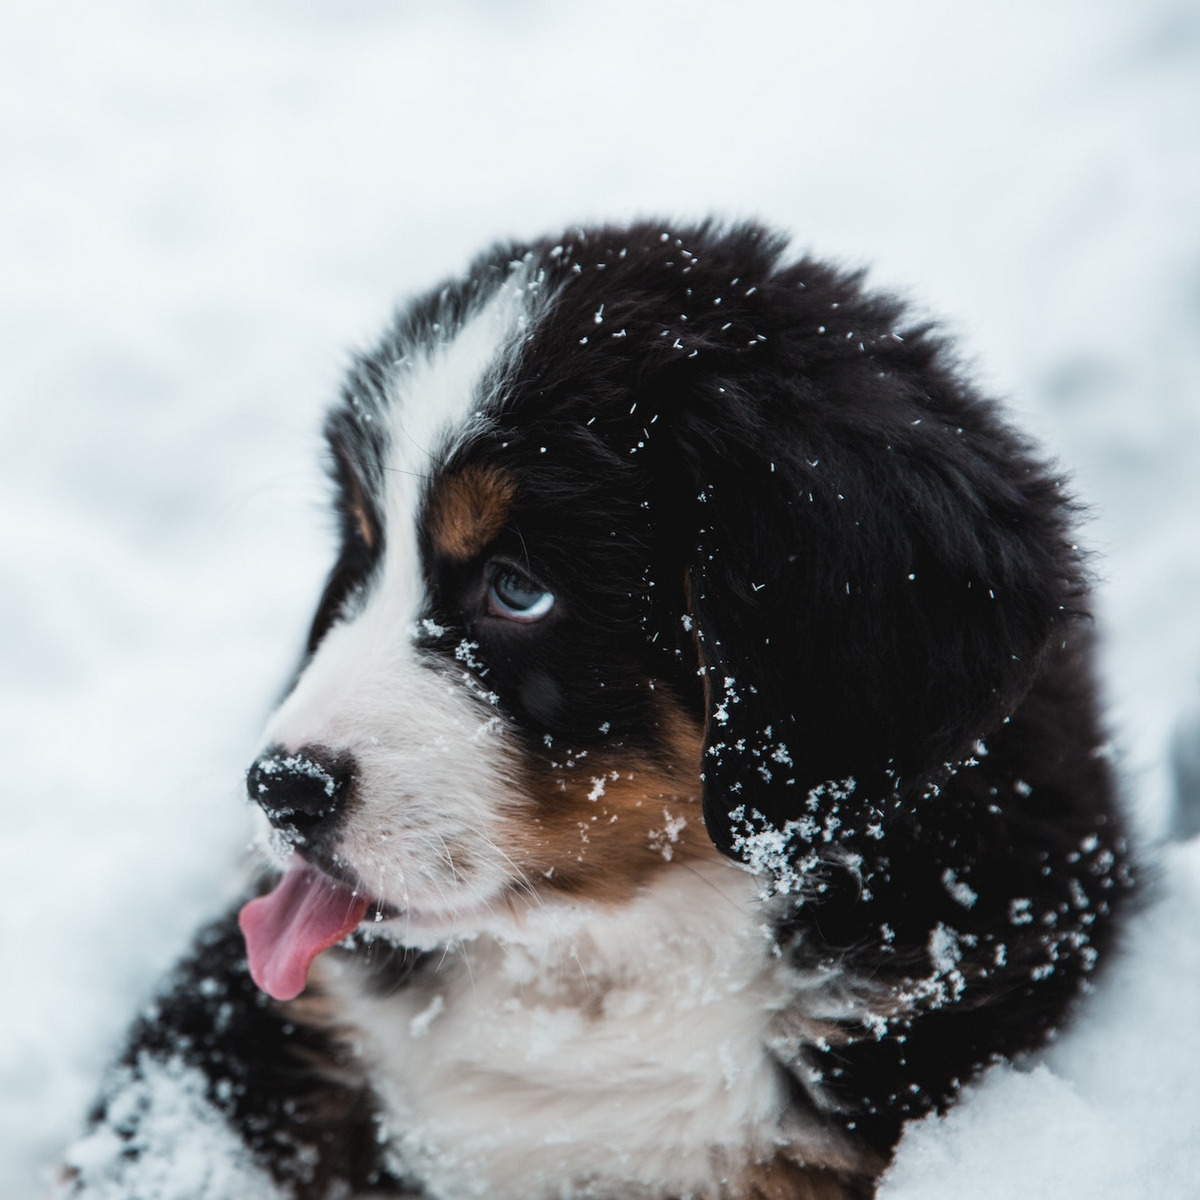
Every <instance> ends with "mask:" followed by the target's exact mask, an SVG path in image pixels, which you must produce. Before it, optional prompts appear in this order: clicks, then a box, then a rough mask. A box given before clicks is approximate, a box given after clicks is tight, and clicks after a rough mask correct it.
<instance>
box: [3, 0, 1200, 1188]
mask: <svg viewBox="0 0 1200 1200" xmlns="http://www.w3.org/2000/svg"><path fill="white" fill-rule="evenodd" d="M710 211H715V212H717V213H721V214H725V215H727V216H735V217H736V216H756V215H757V216H761V217H763V218H765V219H767V220H769V221H770V222H772V223H775V224H778V225H781V226H783V227H785V228H787V229H789V230H791V231H792V232H793V233H794V235H795V238H796V244H797V246H798V247H799V248H805V249H812V250H814V251H816V252H818V253H822V254H825V255H828V256H832V257H834V258H836V259H838V260H839V261H841V262H843V263H846V264H850V265H867V264H869V265H871V267H872V279H873V280H874V282H876V283H877V284H880V285H883V286H886V287H894V288H899V289H901V290H903V291H904V292H905V294H907V295H910V296H912V297H913V298H915V299H917V300H918V301H919V302H920V303H921V304H922V305H924V306H926V307H927V308H928V310H930V311H932V312H934V313H936V314H939V315H942V316H944V317H945V318H946V319H947V321H948V325H949V328H950V329H952V330H953V331H954V332H955V333H956V334H958V335H959V336H961V338H962V339H963V343H964V346H965V348H966V350H967V351H968V353H969V354H970V355H971V356H972V357H973V359H974V361H975V362H976V363H977V370H978V373H979V377H980V378H981V379H982V380H983V382H984V383H985V385H986V386H987V387H988V388H989V389H990V390H991V391H992V392H993V393H995V394H998V395H1001V396H1004V397H1007V398H1008V399H1009V400H1010V402H1011V404H1012V405H1013V407H1014V409H1015V410H1016V411H1017V412H1018V413H1019V415H1020V419H1021V420H1022V422H1023V423H1024V424H1025V425H1027V426H1028V427H1030V428H1032V429H1033V430H1034V431H1035V432H1036V433H1037V434H1038V435H1039V436H1040V437H1041V438H1042V439H1043V440H1044V442H1045V443H1046V445H1047V446H1049V447H1050V448H1051V449H1052V450H1053V452H1054V453H1056V454H1057V455H1058V456H1060V458H1061V459H1062V461H1063V462H1064V463H1065V464H1067V465H1068V466H1069V468H1070V469H1071V470H1072V471H1073V472H1074V477H1075V481H1076V489H1077V491H1078V493H1079V494H1080V495H1081V496H1082V497H1083V498H1084V499H1085V500H1086V501H1087V502H1088V503H1089V504H1090V505H1091V506H1092V508H1093V512H1094V518H1093V520H1092V522H1091V523H1090V525H1089V526H1088V528H1087V529H1086V531H1085V535H1084V536H1085V540H1086V542H1087V544H1088V545H1089V546H1090V547H1092V548H1093V549H1095V550H1096V551H1097V552H1098V555H1099V558H1098V560H1097V569H1098V573H1099V574H1100V576H1101V578H1102V585H1101V587H1100V590H1099V594H1098V598H1097V611H1098V614H1099V618H1100V623H1101V629H1102V632H1103V635H1104V659H1103V666H1104V675H1105V680H1106V685H1107V688H1108V692H1109V696H1110V700H1111V713H1112V721H1113V726H1114V729H1115V731H1116V736H1117V742H1118V744H1119V746H1120V748H1121V751H1122V754H1123V763H1124V774H1125V777H1126V779H1127V784H1128V794H1129V798H1130V803H1131V805H1132V806H1133V807H1134V808H1135V809H1136V812H1137V813H1138V816H1139V824H1140V827H1141V828H1142V829H1143V830H1144V832H1145V833H1146V835H1147V836H1148V837H1150V838H1157V837H1159V836H1160V835H1162V833H1163V832H1164V830H1165V829H1166V827H1167V823H1168V816H1169V813H1170V795H1171V786H1172V785H1171V774H1170V765H1169V764H1170V761H1171V760H1170V755H1169V753H1168V747H1169V744H1170V742H1171V738H1172V736H1173V735H1174V732H1175V730H1176V729H1177V728H1179V727H1180V722H1181V721H1182V722H1183V725H1182V728H1183V729H1184V731H1185V732H1184V736H1185V740H1186V737H1187V736H1188V734H1189V733H1190V737H1191V743H1190V744H1191V745H1192V746H1193V747H1200V718H1197V717H1196V716H1195V715H1194V714H1195V711H1196V705H1197V700H1198V697H1200V6H1197V4H1196V3H1195V0H1127V2H1125V3H1119V4H1118V3H1114V2H1113V0H1008V2H1006V3H1004V4H991V5H987V4H982V3H966V2H959V3H950V2H946V3H938V2H937V0H911V2H909V3H896V2H895V0H891V2H889V3H875V2H863V3H856V4H830V3H821V4H816V3H809V2H807V0H743V2H741V3H738V4H728V3H717V2H716V0H692V2H691V3H688V4H682V3H680V4H673V3H658V2H654V0H640V2H639V0H619V2H616V3H601V2H599V0H597V2H594V3H589V4H573V3H554V2H552V0H541V2H539V0H509V2H501V0H496V2H494V3H488V2H486V0H474V2H472V0H441V2H440V3H437V4H432V3H415V2H408V0H392V2H387V0H342V2H340V3H335V2H334V0H295V2H290V3H289V2H286V0H210V2H209V3H207V4H204V5H185V4H180V3H175V4H170V3H161V2H152V0H146V2H143V3H139V2H138V0H102V2H101V0H47V2H46V3H41V4H39V3H26V4H18V3H16V2H15V0H14V2H12V3H9V4H6V5H4V7H3V11H2V12H0V305H2V306H3V315H2V317H0V758H2V761H0V779H2V780H3V799H2V800H0V805H2V815H3V824H2V826H0V964H3V965H2V967H0V971H2V975H0V1195H2V1196H4V1197H13V1198H14V1200H15V1198H20V1197H32V1196H35V1195H37V1194H38V1193H39V1192H40V1190H41V1189H42V1187H43V1186H44V1182H45V1180H46V1179H47V1178H48V1177H49V1172H50V1169H51V1164H52V1163H53V1161H54V1160H55V1157H56V1154H57V1153H58V1151H59V1150H60V1148H61V1147H62V1145H63V1144H64V1143H65V1142H66V1141H67V1140H69V1139H70V1138H71V1137H72V1135H73V1134H74V1132H75V1131H76V1129H77V1126H78V1123H79V1121H80V1119H81V1114H82V1112H83V1110H84V1108H85V1106H86V1104H87V1102H88V1099H89V1096H90V1094H91V1092H92V1090H93V1087H94V1085H95V1082H96V1080H97V1078H98V1076H99V1073H100V1070H101V1068H102V1066H103V1064H104V1062H105V1061H106V1060H107V1059H108V1057H109V1056H110V1054H111V1053H112V1052H113V1051H114V1049H115V1048H116V1045H117V1042H118V1039H119V1037H120V1034H121V1031H122V1029H123V1027H124V1025H125V1023H126V1022H127V1020H128V1019H129V1017H130V1016H131V1015H132V1013H133V1012H134V1011H135V1009H136V1008H137V1006H138V1005H139V1003H141V1002H142V1001H143V1000H144V999H145V998H146V996H147V995H148V993H149V990H150V989H151V987H152V986H153V984H154V981H155V979H156V977H157V976H158V975H159V974H160V973H161V972H162V971H163V970H164V968H166V966H167V965H168V964H169V963H170V961H171V960H172V958H173V957H174V956H175V955H176V954H177V953H178V952H179V950H180V949H181V947H182V946H183V945H184V943H185V941H186V939H187V936H188V934H189V931H190V930H191V929H192V928H193V927H194V926H195V925H196V924H197V923H198V922H199V921H200V920H201V919H203V918H204V917H205V916H206V915H207V914H209V913H211V912H214V911H215V910H216V909H217V907H218V906H219V905H220V904H221V903H222V902H223V900H224V899H225V898H227V897H228V895H229V894H230V892H231V889H232V888H233V887H234V886H235V882H236V878H237V863H238V860H239V857H240V855H241V851H242V848H243V846H244V844H245V842H246V839H247V837H248V830H249V819H248V813H247V811H246V809H245V806H244V803H243V799H242V794H241V787H242V779H241V776H242V771H243V769H244V767H245V765H246V764H247V763H248V762H249V760H250V758H251V757H252V753H253V751H254V748H255V740H256V736H257V733H258V729H259V727H260V724H261V722H262V720H263V718H264V715H265V713H266V712H267V710H268V708H269V706H270V704H271V702H272V699H273V696H274V695H275V692H276V689H277V688H278V687H279V686H280V685H281V684H282V682H283V680H284V678H285V676H286V674H287V672H288V670H289V667H290V665H291V663H292V662H293V658H294V655H295V653H296V651H297V649H298V647H299V645H300V640H301V637H302V633H303V629H304V626H305V621H306V618H307V616H308V612H309V609H310V606H311V605H312V604H313V602H314V600H315V597H316V595H317V591H318V587H319V582H320V579H321V576H322V574H323V572H324V570H325V568H326V565H327V556H328V553H329V549H330V543H331V537H330V524H329V522H328V521H326V520H325V519H324V518H323V516H322V515H321V502H322V498H323V495H324V487H323V482H322V478H321V475H320V473H319V470H318V467H317V461H318V453H317V450H318V443H317V429H318V425H319V420H320V415H321V411H322V406H323V404H324V403H325V402H326V401H327V399H329V398H330V397H331V396H332V394H333V392H334V389H335V386H336V382H337V379H338V375H339V372H340V370H341V368H342V366H343V364H344V362H345V355H346V350H347V348H348V347H350V346H354V345H361V344H363V343H364V342H366V341H367V340H369V339H370V338H371V337H372V336H374V334H375V333H376V331H377V330H378V329H379V328H380V327H381V326H382V323H383V321H384V320H385V318H386V315H387V313H388V312H389V309H390V307H391V305H392V303H393V302H394V301H395V300H396V299H397V298H399V297H401V296H402V295H404V294H406V293H408V292H411V291H413V290H416V289H417V288H419V287H422V286H425V285H428V284H430V283H432V282H434V281H435V280H436V279H437V278H439V277H440V276H442V275H443V274H446V273H449V272H452V271H456V270H458V269H459V268H461V266H462V265H464V264H465V262H466V261H467V259H468V257H469V256H470V255H471V254H472V253H473V252H474V251H475V250H476V249H478V248H480V247H481V246H483V245H484V244H486V243H487V242H489V241H490V240H492V239H493V238H495V237H497V236H500V235H510V234H512V235H536V234H538V233H541V232H546V231H551V230H555V229H557V228H559V227H562V226H564V225H566V224H568V223H570V222H575V221H581V220H587V219H598V218H600V219H603V218H624V217H629V216H633V215H639V214H647V215H648V214H665V215H669V216H699V215H702V214H705V213H708V212H710ZM1189 712H1191V713H1192V714H1193V715H1192V716H1191V717H1188V716H1186V715H1185V714H1187V713H1189ZM1160 858H1161V862H1162V876H1161V885H1160V898H1159V899H1158V900H1157V902H1156V903H1155V905H1154V906H1153V907H1151V908H1150V910H1149V911H1148V912H1147V913H1146V914H1145V915H1144V916H1142V917H1141V918H1139V920H1138V921H1137V923H1136V924H1135V926H1134V927H1133V928H1132V929H1131V931H1130V937H1129V951H1128V955H1127V957H1126V958H1125V960H1124V961H1123V962H1122V963H1121V964H1120V965H1119V966H1118V967H1117V969H1116V970H1114V971H1112V972H1111V973H1110V974H1109V975H1108V977H1107V978H1106V980H1105V982H1104V984H1103V986H1102V987H1101V989H1100V991H1099V993H1098V994H1097V995H1095V996H1094V997H1092V998H1091V999H1090V1001H1089V1003H1088V1004H1087V1006H1086V1008H1085V1011H1084V1013H1083V1015H1082V1017H1081V1019H1080V1020H1079V1021H1078V1022H1077V1024H1076V1025H1075V1026H1074V1027H1073V1029H1072V1030H1071V1032H1070V1033H1068V1034H1067V1035H1065V1036H1064V1037H1063V1038H1062V1039H1061V1040H1060V1041H1059V1043H1058V1044H1057V1045H1056V1046H1054V1047H1053V1048H1052V1049H1051V1051H1050V1052H1049V1054H1047V1055H1046V1056H1045V1057H1044V1059H1043V1060H1042V1061H1041V1062H1039V1063H1036V1064H1034V1063H1027V1064H1021V1065H1020V1066H1019V1067H1005V1068H1000V1069H996V1070H993V1071H992V1072H991V1073H990V1074H989V1075H988V1076H987V1077H986V1078H985V1079H984V1080H983V1082H982V1083H981V1084H979V1085H978V1086H977V1087H975V1088H974V1089H972V1091H971V1093H970V1094H969V1095H968V1096H967V1097H966V1099H965V1100H964V1101H963V1103H961V1104H960V1105H959V1106H958V1107H956V1108H955V1109H954V1110H953V1111H952V1112H951V1113H950V1115H949V1116H948V1117H946V1118H945V1119H943V1120H938V1119H931V1120H928V1121H926V1122H924V1123H923V1124H921V1125H920V1126H917V1127H915V1128H913V1129H912V1130H911V1131H910V1132H909V1133H908V1135H907V1136H906V1137H905V1140H904V1142H903V1143H902V1145H901V1148H900V1152H899V1157H898V1160H897V1162H896V1164H895V1167H894V1169H893V1171H892V1172H891V1174H890V1176H889V1177H888V1179H887V1180H886V1182H885V1184H884V1186H883V1189H882V1192H881V1195H882V1196H883V1197H884V1198H885V1200H938V1198H941V1197H956V1198H959V1200H963V1198H966V1197H970V1198H971V1200H986V1198H988V1197H1004V1198H1011V1197H1015V1196H1020V1197H1022V1200H1042V1198H1047V1200H1074V1198H1079V1200H1083V1198H1085V1197H1086V1200H1115V1198H1118V1197H1121V1198H1133V1197H1155V1200H1163V1198H1168V1200H1169V1198H1175V1197H1179V1198H1186V1197H1197V1196H1200V842H1198V841H1196V840H1193V841H1191V842H1190V843H1186V844H1178V843H1176V844H1174V845H1168V846H1166V848H1165V849H1163V851H1162V852H1161V855H1160Z"/></svg>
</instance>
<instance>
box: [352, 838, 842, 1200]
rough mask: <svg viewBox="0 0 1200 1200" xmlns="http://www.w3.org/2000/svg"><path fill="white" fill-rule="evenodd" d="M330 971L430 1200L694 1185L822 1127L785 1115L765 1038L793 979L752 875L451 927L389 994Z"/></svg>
mask: <svg viewBox="0 0 1200 1200" xmlns="http://www.w3.org/2000/svg"><path fill="white" fill-rule="evenodd" d="M329 983H330V985H331V987H332V988H333V989H334V991H335V992H336V993H337V994H338V996H339V998H340V1000H341V1001H342V1003H343V1005H344V1009H343V1011H346V1012H348V1014H349V1016H350V1017H351V1019H352V1020H353V1022H354V1024H355V1025H356V1026H357V1029H358V1030H359V1032H360V1033H361V1035H362V1038H363V1054H364V1057H365V1059H366V1061H367V1062H368V1063H369V1064H370V1074H371V1078H372V1082H373V1083H374V1085H375V1087H376V1088H377V1089H378V1091H379V1093H380V1094H381V1096H382V1097H383V1099H384V1102H385V1104H386V1106H387V1117H386V1119H387V1124H388V1129H387V1132H388V1133H389V1134H390V1135H391V1137H392V1138H393V1141H394V1144H395V1145H396V1147H397V1149H398V1152H399V1154H400V1156H401V1159H402V1161H403V1163H404V1165H405V1166H406V1168H407V1169H408V1170H409V1171H413V1170H415V1171H416V1172H417V1173H418V1174H419V1175H420V1176H421V1177H423V1178H424V1179H425V1181H426V1184H427V1186H428V1188H429V1191H430V1192H431V1193H432V1194H433V1195H435V1196H437V1197H439V1198H440V1200H459V1198H460V1197H463V1198H465V1197H473V1196H483V1195H486V1196H488V1197H489V1198H496V1200H507V1198H511V1200H538V1198H541V1197H545V1198H547V1200H549V1198H551V1197H555V1198H558V1197H564V1196H568V1195H588V1194H597V1195H600V1194H611V1189H612V1188H613V1187H614V1186H618V1185H619V1186H620V1188H621V1190H622V1194H625V1195H631V1194H645V1195H659V1194H661V1195H673V1196H697V1197H699V1196H705V1195H713V1194H715V1192H716V1190H717V1189H716V1186H715V1185H716V1183H717V1181H719V1180H720V1179H721V1177H722V1176H723V1175H725V1174H727V1173H728V1172H729V1171H732V1170H735V1169H736V1164H738V1163H744V1162H746V1161H747V1160H748V1159H757V1160H768V1159H770V1158H771V1157H772V1155H773V1153H774V1148H775V1147H777V1146H779V1145H782V1144H785V1143H786V1144H788V1145H790V1146H792V1147H796V1146H797V1145H798V1143H799V1144H800V1145H803V1143H804V1142H806V1141H811V1143H812V1145H813V1148H814V1150H816V1149H817V1148H818V1146H819V1144H820V1143H821V1142H824V1141H826V1140H827V1138H826V1136H825V1135H823V1134H822V1133H821V1132H820V1131H819V1130H818V1129H817V1128H815V1127H813V1128H810V1129H807V1130H806V1129H804V1128H803V1127H800V1126H798V1125H797V1123H796V1120H795V1118H794V1117H786V1118H785V1117H784V1106H785V1088H784V1085H783V1081H782V1078H781V1075H780V1071H779V1067H778V1065H777V1064H776V1063H775V1061H774V1060H773V1059H772V1058H771V1056H770V1054H769V1053H768V1051H767V1049H766V1043H767V1041H768V1040H769V1038H770V1031H771V1027H772V1025H773V1023H776V1021H777V1018H778V1017H779V1016H780V1014H781V1013H782V1012H784V1010H786V1009H788V1008H793V1007H794V1003H795V995H796V980H794V979H792V978H790V976H789V972H788V970H787V968H786V967H785V966H784V965H783V963H782V962H781V961H780V959H779V958H778V956H777V955H773V954H772V947H771V944H770V940H769V937H768V935H767V930H766V928H765V924H764V914H763V912H762V909H761V902H760V901H759V900H758V894H757V889H756V886H755V882H754V880H753V879H752V878H750V877H749V876H747V875H746V874H744V873H743V872H741V871H739V870H738V869H736V868H734V867H732V866H730V865H728V864H725V863H722V862H710V861H705V862H699V863H696V864H694V865H692V864H689V865H688V866H686V867H683V866H681V867H679V868H677V869H673V870H669V871H666V872H664V873H663V874H662V876H660V877H659V879H658V880H657V881H656V883H655V884H654V885H653V886H652V887H650V888H648V889H647V890H646V891H645V892H643V893H642V894H641V895H640V896H639V897H638V898H637V899H636V900H634V901H633V902H632V903H630V904H628V905H625V906H623V907H620V908H617V909H607V910H597V909H595V908H589V909H588V910H587V911H586V912H585V911H583V910H581V909H568V908H561V907H560V908H557V909H548V908H547V909H542V910H539V911H537V912H535V913H533V914H532V915H531V916H530V917H529V918H528V919H526V920H525V921H523V922H522V923H521V926H520V927H519V928H513V929H512V930H510V931H507V932H506V933H505V934H504V935H503V936H500V935H486V936H480V937H477V938H474V939H472V940H470V941H465V942H462V943H458V944H456V945H454V946H453V947H452V948H451V949H450V950H449V951H447V953H446V955H445V957H444V958H443V959H442V960H441V963H440V965H439V967H438V969H437V970H436V971H435V972H432V973H430V974H429V975H427V976H425V977H423V978H422V979H421V981H420V982H417V983H415V984H413V985H411V986H409V987H407V988H405V989H404V990H402V991H401V992H400V993H399V994H397V995H395V996H392V997H387V998H382V999H379V998H370V997H367V996H366V995H365V994H364V993H363V991H362V990H361V989H360V987H359V986H358V985H357V981H356V979H355V978H354V976H353V971H352V969H351V970H347V972H346V973H344V974H343V975H341V976H340V977H334V978H332V979H330V980H329ZM793 1015H794V1014H793ZM651 1182H652V1186H650V1187H645V1186H644V1185H645V1184H647V1183H651Z"/></svg>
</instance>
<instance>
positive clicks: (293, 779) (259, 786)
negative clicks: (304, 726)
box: [246, 746, 354, 833]
mask: <svg viewBox="0 0 1200 1200" xmlns="http://www.w3.org/2000/svg"><path fill="white" fill-rule="evenodd" d="M353 778H354V759H353V758H352V757H351V756H350V755H349V754H346V753H341V754H333V753H331V752H330V751H328V750H326V749H324V748H322V747H318V746H303V747H301V749H299V750H297V751H295V752H294V753H293V752H289V751H288V750H286V749H284V747H282V746H271V747H270V748H269V749H267V751H266V752H265V753H263V754H261V755H260V756H259V757H258V758H256V759H255V760H254V763H253V765H252V766H251V767H250V770H249V771H247V772H246V791H247V792H249V794H250V799H251V800H253V801H254V802H255V803H256V804H258V805H259V806H260V807H261V808H262V810H263V812H265V813H266V814H267V816H268V818H270V821H271V824H272V825H275V826H277V827H278V828H280V829H291V830H295V831H298V832H300V833H307V832H309V831H311V830H313V829H315V828H316V827H317V826H318V825H321V824H325V823H328V821H329V819H330V818H331V817H332V816H333V815H334V814H335V813H336V812H337V811H338V809H339V808H340V807H341V805H342V803H343V802H344V800H345V798H346V793H347V791H348V789H349V786H350V782H351V780H352V779H353Z"/></svg>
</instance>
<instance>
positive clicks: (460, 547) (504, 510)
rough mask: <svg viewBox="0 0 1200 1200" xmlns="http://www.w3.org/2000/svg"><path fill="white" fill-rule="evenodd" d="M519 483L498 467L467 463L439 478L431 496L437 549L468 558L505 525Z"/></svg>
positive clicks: (431, 523)
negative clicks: (516, 483) (468, 464)
mask: <svg viewBox="0 0 1200 1200" xmlns="http://www.w3.org/2000/svg"><path fill="white" fill-rule="evenodd" d="M516 492H517V489H516V485H515V484H514V482H513V480H512V478H511V477H510V476H509V475H507V474H506V473H505V472H503V471H500V470H497V469H496V468H495V467H481V466H468V467H464V468H463V469H462V470H461V471H458V472H457V473H455V474H453V475H448V476H446V477H445V478H443V479H441V480H439V482H438V483H437V484H436V485H435V486H434V490H433V494H432V495H431V496H430V499H429V532H430V534H431V536H432V537H433V544H434V546H435V547H436V549H437V551H438V552H439V553H440V554H442V555H444V556H445V557H446V558H451V559H455V560H456V561H458V562H465V561H466V560H467V559H469V558H472V557H473V556H474V555H476V554H478V553H479V551H480V550H482V549H483V548H484V547H485V546H486V545H487V544H488V543H489V542H490V541H491V540H492V539H493V538H494V537H495V536H496V535H497V534H498V533H499V532H500V530H501V529H503V528H504V523H505V521H507V520H508V516H509V513H510V512H511V511H512V505H513V498H514V497H515V496H516Z"/></svg>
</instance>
